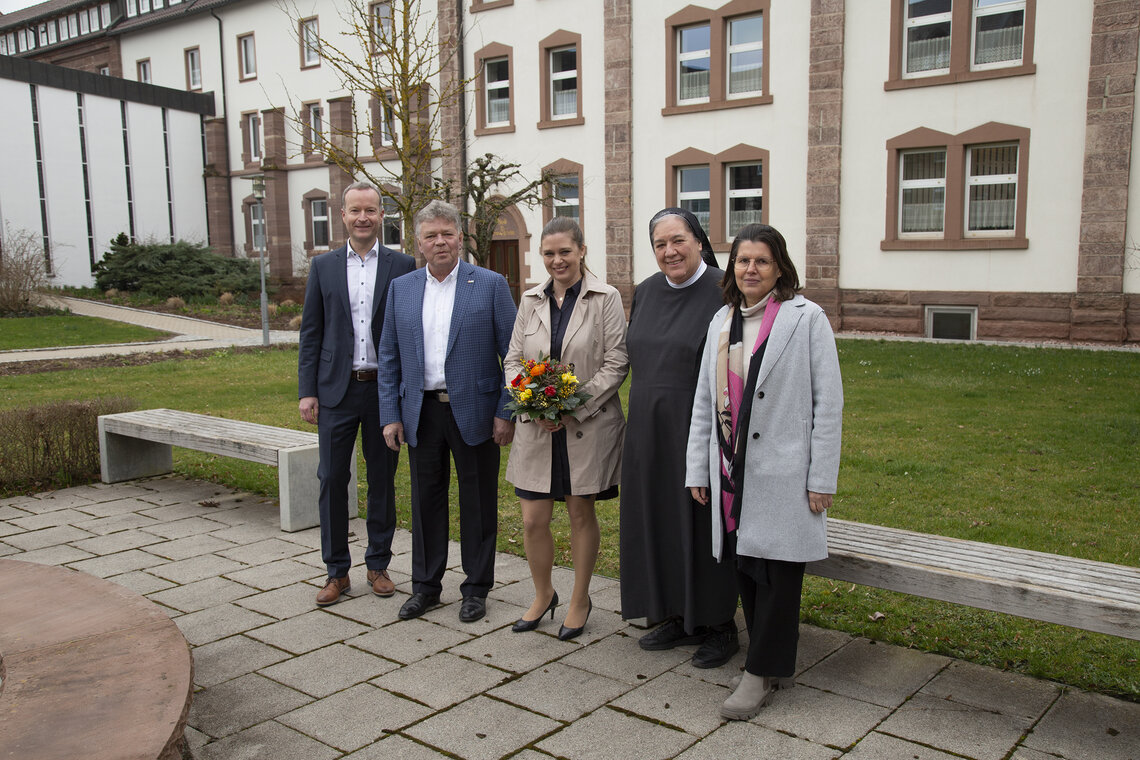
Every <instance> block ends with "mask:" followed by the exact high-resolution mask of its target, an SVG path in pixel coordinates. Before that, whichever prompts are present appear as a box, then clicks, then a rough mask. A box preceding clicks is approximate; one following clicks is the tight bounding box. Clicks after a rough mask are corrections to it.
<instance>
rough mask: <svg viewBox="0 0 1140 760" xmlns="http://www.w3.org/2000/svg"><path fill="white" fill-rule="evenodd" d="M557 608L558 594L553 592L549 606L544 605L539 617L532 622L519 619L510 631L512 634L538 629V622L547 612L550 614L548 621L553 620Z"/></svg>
mask: <svg viewBox="0 0 1140 760" xmlns="http://www.w3.org/2000/svg"><path fill="white" fill-rule="evenodd" d="M557 606H558V592H557V591H555V592H554V596H552V597H550V604H548V605H546V609H545V610H543V611H542V614H541V615H539V616H538V617H536V618H535V619H534V620H527V619H526V618H519V619H518V620H517V621H515V624H514V625H512V626H511V631H513V632H514V633H526V632H527V631H533V630H534V629H535V628H538V624H539V622H541V621H542V619H543V618H544V617H546V613H548V612H549V613H550V619H551V620H553V619H554V608H555V607H557Z"/></svg>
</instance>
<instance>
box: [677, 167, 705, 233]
mask: <svg viewBox="0 0 1140 760" xmlns="http://www.w3.org/2000/svg"><path fill="white" fill-rule="evenodd" d="M711 198H712V196H711V194H710V193H709V167H708V166H682V167H680V168H679V169H677V205H678V206H680V207H681V208H683V209H685V210H686V211H690V212H692V214H693V216H695V217H697V221H699V222H700V223H701V226H702V227H704V228H705V232H706V233H707V232H708V230H709V209H710V205H711Z"/></svg>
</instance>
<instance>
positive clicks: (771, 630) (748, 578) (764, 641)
mask: <svg viewBox="0 0 1140 760" xmlns="http://www.w3.org/2000/svg"><path fill="white" fill-rule="evenodd" d="M735 538H736V536H735V534H733V535H732V536H731V539H730V540H729V541H726V542H725V549H726V552H727V551H728V550H731V551H732V553H733V554H736V540H735ZM804 567H805V565H804V563H803V562H783V561H781V560H776V559H761V558H759V557H742V556H739V555H736V580H737V585H738V587H739V589H740V606H741V608H742V609H743V611H744V622H745V624H746V625H747V626H748V656H747V657H746V658H745V661H744V669H745V670H747V671H748V672H749V673H751V674H752V675H754V676H771V677H779V678H787V677H790V676H792V675H795V672H796V649H797V648H798V646H799V641H800V595H801V593H802V591H803V585H804Z"/></svg>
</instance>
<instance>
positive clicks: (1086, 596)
mask: <svg viewBox="0 0 1140 760" xmlns="http://www.w3.org/2000/svg"><path fill="white" fill-rule="evenodd" d="M827 542H828V552H829V556H828V558H827V559H825V560H822V561H820V562H811V563H808V566H807V572H809V573H811V574H813V575H819V576H823V577H825V578H833V579H835V580H839V581H848V582H851V583H859V584H862V585H865V586H875V587H876V588H882V589H888V590H890V591H901V592H903V593H907V594H913V595H915V596H923V597H926V598H928V599H939V600H941V601H945V602H954V603H956V604H965V605H969V606H971V607H977V608H980V609H984V610H992V611H994V612H1004V613H1008V614H1010V615H1018V616H1020V617H1025V618H1031V619H1034V620H1044V621H1047V622H1050V623H1060V624H1062V625H1067V626H1072V627H1073V628H1081V629H1083V630H1086V631H1096V632H1098V633H1108V634H1111V635H1113V636H1121V637H1123V638H1128V639H1140V568H1134V567H1124V566H1122V565H1113V564H1109V563H1106V562H1093V561H1091V560H1085V559H1078V558H1076V557H1063V556H1059V555H1055V554H1047V553H1044V552H1036V551H1029V550H1026V549H1016V548H1013V547H1009V546H998V545H995V544H985V543H981V542H978V541H966V540H962V539H957V538H946V537H944V536H932V535H928V534H925V533H914V532H911V531H907V530H899V529H896V528H885V527H882V526H878V525H865V524H863V523H855V522H847V521H845V520H836V519H833V518H828V520H827Z"/></svg>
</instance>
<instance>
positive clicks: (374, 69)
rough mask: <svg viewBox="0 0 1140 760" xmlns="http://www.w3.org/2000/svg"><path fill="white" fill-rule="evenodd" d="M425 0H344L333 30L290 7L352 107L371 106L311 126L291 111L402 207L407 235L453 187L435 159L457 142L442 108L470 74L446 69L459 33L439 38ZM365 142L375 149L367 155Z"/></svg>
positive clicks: (310, 134) (310, 133)
mask: <svg viewBox="0 0 1140 760" xmlns="http://www.w3.org/2000/svg"><path fill="white" fill-rule="evenodd" d="M425 2H426V0H390V2H384V3H374V4H370V3H369V2H367V1H366V0H347V2H344V3H342V4H340V7H341V8H342V10H341V11H340V17H341V20H342V21H343V22H344V27H343V28H342V29H341V30H340V31H339V32H338V33H337V34H335V35H333V36H331V37H329V36H324V35H322V34H318V33H316V32H315V31H312V30H309V31H306V30H305V29H304V28H303V27H302V26H300V21H301V14H300V13H299V11H298V10H297V7H296V5H295V4H289V5H287V6H286V8H285V10H286V12H287V13H288V14H289V16H290V18H291V19H292V20H293V22H294V24H293V28H294V29H297V30H298V32H297V33H298V34H299V35H301V36H304V35H305V34H307V33H308V34H312V35H313V38H312V39H310V40H309V42H310V44H312V43H315V44H316V46H317V48H318V53H319V55H320V58H321V61H322V63H323V64H326V65H328V66H329V67H330V68H331V69H332V70H333V71H334V72H335V74H336V77H337V79H338V81H339V82H340V86H341V89H342V90H343V91H344V92H345V93H346V94H348V95H350V96H351V98H352V103H353V105H354V113H355V105H356V104H357V103H360V102H367V103H368V105H369V107H368V115H367V118H366V119H365V121H364V124H363V126H360V125H358V124H357V123H356V119H355V118H353V119H352V122H351V124H349V125H347V126H345V125H343V124H332V125H330V128H329V129H327V130H320V131H318V130H310V129H309V124H308V120H307V118H305V115H304V114H303V113H301V112H300V111H299V110H298V109H296V108H294V109H292V113H291V114H290V115H289V117H288V118H289V119H290V121H292V122H293V124H294V127H295V128H296V129H297V131H298V132H300V133H301V134H302V136H303V138H304V139H307V140H310V141H312V143H313V145H312V149H313V151H314V152H319V153H323V154H324V155H325V156H326V157H327V159H328V160H329V161H331V162H332V163H335V164H336V165H337V166H339V167H340V168H341V169H343V170H344V171H345V172H346V173H347V174H348V175H350V176H354V177H357V178H363V179H367V180H368V181H370V182H371V183H372V184H374V185H376V187H377V188H379V189H380V192H381V194H382V195H383V196H384V198H385V199H387V200H388V201H389V205H390V206H394V207H395V208H396V209H397V210H398V213H399V215H400V217H401V218H402V221H403V229H404V231H405V232H404V234H405V236H407V235H408V234H409V232H410V231H411V230H412V228H413V225H412V219H413V217H414V216H415V213H416V212H417V211H418V210H419V209H421V208H423V207H424V206H425V205H427V203H428V202H429V201H431V200H433V199H435V198H442V197H444V196H445V195H446V194H447V191H446V188H445V186H444V183H443V182H442V181H441V180H440V179H439V178H438V177H437V175H436V173H435V172H434V171H433V161H435V162H438V161H440V160H441V159H442V158H443V157H444V156H445V155H447V154H448V152H449V151H450V150H452V149H453V148H454V146H449V145H445V144H443V143H442V141H441V140H440V139H439V135H440V129H441V116H442V111H443V108H442V107H444V106H448V105H451V104H454V103H456V102H458V99H460V98H462V97H463V93H464V90H465V88H466V86H467V84H468V83H469V82H470V81H471V80H456V79H454V78H451V77H446V76H440V74H441V73H442V72H443V71H444V69H445V68H446V67H447V65H448V63H449V62H450V61H451V59H452V58H453V56H455V55H456V47H457V45H456V40H454V39H452V40H441V39H440V36H439V30H438V27H437V23H436V17H435V14H434V13H433V12H431V11H430V10H429V9H428V8H425V7H424V6H425ZM302 42H304V40H303V41H302ZM362 146H367V149H368V150H370V154H363V155H362V154H361V152H360V151H361V148H362ZM390 187H396V188H399V190H398V191H393V190H391V189H389V188H390Z"/></svg>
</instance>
